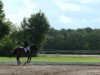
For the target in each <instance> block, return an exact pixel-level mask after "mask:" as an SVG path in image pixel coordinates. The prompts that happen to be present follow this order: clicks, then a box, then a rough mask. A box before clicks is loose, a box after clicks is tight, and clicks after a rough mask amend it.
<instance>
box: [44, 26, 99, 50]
mask: <svg viewBox="0 0 100 75" xmlns="http://www.w3.org/2000/svg"><path fill="white" fill-rule="evenodd" d="M45 49H52V50H91V49H92V50H97V49H100V29H91V28H84V29H76V30H74V29H61V30H56V29H54V28H51V29H50V31H49V33H48V38H47V41H46V44H45Z"/></svg>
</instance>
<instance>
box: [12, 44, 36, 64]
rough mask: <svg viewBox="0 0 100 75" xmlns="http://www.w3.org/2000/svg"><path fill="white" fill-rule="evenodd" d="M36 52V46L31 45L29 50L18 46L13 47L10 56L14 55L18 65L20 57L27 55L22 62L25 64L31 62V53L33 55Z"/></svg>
mask: <svg viewBox="0 0 100 75" xmlns="http://www.w3.org/2000/svg"><path fill="white" fill-rule="evenodd" d="M36 52H37V46H36V45H31V46H30V51H29V52H25V51H24V49H23V48H20V47H19V48H16V49H14V51H13V55H12V56H16V60H17V64H18V65H20V64H21V61H20V58H21V57H23V56H25V57H27V61H26V62H25V63H24V65H25V64H26V63H30V62H31V57H32V55H33V56H34V54H36Z"/></svg>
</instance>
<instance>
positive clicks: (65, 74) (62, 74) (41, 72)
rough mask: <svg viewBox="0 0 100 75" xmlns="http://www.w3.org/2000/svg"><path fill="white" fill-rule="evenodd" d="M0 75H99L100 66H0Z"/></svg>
mask: <svg viewBox="0 0 100 75" xmlns="http://www.w3.org/2000/svg"><path fill="white" fill-rule="evenodd" d="M0 75H100V66H85V65H83V66H80V65H32V64H28V65H26V66H23V65H21V66H17V65H15V64H0Z"/></svg>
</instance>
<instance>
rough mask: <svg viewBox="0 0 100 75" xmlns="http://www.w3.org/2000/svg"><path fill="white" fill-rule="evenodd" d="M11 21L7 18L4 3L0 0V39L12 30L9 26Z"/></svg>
mask: <svg viewBox="0 0 100 75" xmlns="http://www.w3.org/2000/svg"><path fill="white" fill-rule="evenodd" d="M9 24H10V21H8V20H6V19H5V15H4V11H3V3H2V1H0V39H2V38H3V37H4V36H5V35H7V34H8V33H9V31H10V27H9Z"/></svg>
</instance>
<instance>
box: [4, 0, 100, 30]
mask: <svg viewBox="0 0 100 75" xmlns="http://www.w3.org/2000/svg"><path fill="white" fill-rule="evenodd" d="M2 1H3V4H4V12H5V15H6V18H7V19H9V20H10V21H12V22H13V23H14V24H16V25H18V26H19V25H20V23H21V22H22V20H23V18H24V17H27V18H29V17H30V16H31V14H34V13H37V12H38V11H39V10H41V11H42V12H44V13H45V15H46V17H47V18H48V21H49V23H50V25H51V27H53V28H55V29H62V28H65V29H69V28H70V29H78V28H86V27H90V28H93V29H95V28H96V29H99V28H100V0H2Z"/></svg>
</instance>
